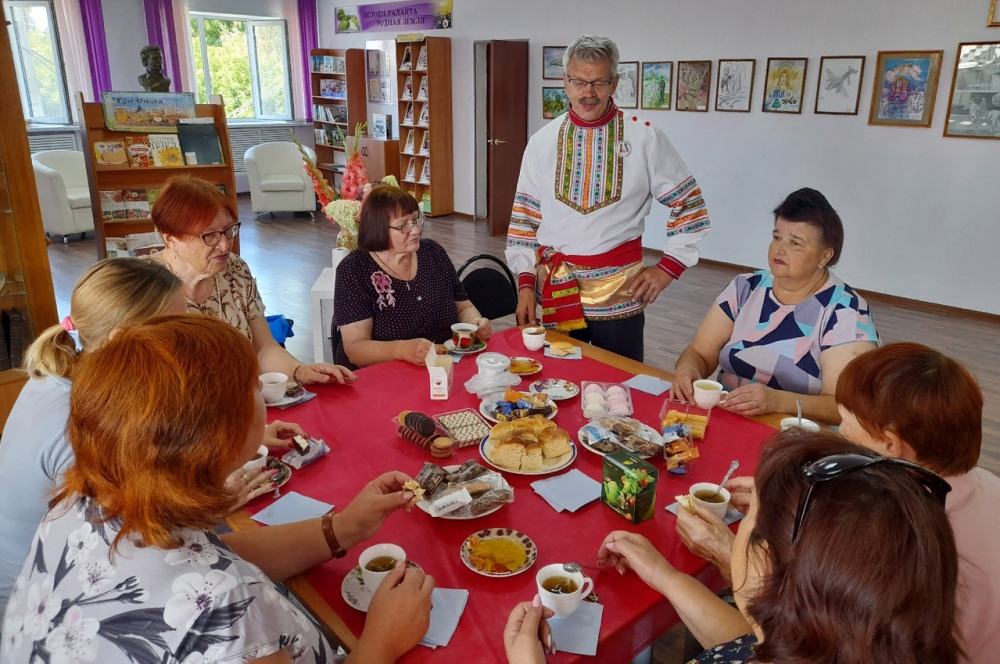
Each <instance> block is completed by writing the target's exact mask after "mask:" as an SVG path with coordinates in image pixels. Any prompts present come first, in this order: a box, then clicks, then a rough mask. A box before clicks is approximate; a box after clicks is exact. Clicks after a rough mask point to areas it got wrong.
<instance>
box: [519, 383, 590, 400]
mask: <svg viewBox="0 0 1000 664" xmlns="http://www.w3.org/2000/svg"><path fill="white" fill-rule="evenodd" d="M528 391H529V392H531V393H532V394H545V395H548V397H549V398H550V399H552V400H553V401H565V400H566V399H572V398H573V397H575V396H576V395H578V394H579V393H580V386H579V385H577V384H576V383H573V382H570V381H568V380H562V379H560V378H542V379H539V380H536V381H535V382H533V383H532V384H531V385H529V386H528Z"/></svg>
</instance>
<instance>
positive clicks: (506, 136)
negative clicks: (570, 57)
mask: <svg viewBox="0 0 1000 664" xmlns="http://www.w3.org/2000/svg"><path fill="white" fill-rule="evenodd" d="M486 77H487V86H486V87H487V111H486V112H487V119H486V126H487V132H488V139H487V159H486V182H487V197H488V201H489V229H490V235H491V236H497V235H506V233H507V226H509V225H510V211H511V208H512V207H513V205H514V192H515V191H516V190H517V176H518V175H519V174H520V172H521V157H522V156H523V155H524V148H525V147H526V146H527V145H528V42H526V41H500V40H494V41H491V42H490V44H489V54H488V57H487V69H486Z"/></svg>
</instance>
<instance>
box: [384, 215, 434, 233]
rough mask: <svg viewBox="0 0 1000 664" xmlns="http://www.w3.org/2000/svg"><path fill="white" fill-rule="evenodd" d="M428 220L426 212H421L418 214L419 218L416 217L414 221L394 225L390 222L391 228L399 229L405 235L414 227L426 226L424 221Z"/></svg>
mask: <svg viewBox="0 0 1000 664" xmlns="http://www.w3.org/2000/svg"><path fill="white" fill-rule="evenodd" d="M426 221H427V217H425V216H424V213H423V212H421V213H420V214H418V215H417V218H416V219H414V220H413V221H410V222H407V223H405V224H403V225H402V226H393V225H392V224H390V225H389V228H391V229H392V230H394V231H399V232H400V233H402V234H403V235H409V234H410V233H412V232H413V229H414V228H423V227H424V223H425V222H426Z"/></svg>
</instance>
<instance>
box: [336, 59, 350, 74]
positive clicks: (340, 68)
mask: <svg viewBox="0 0 1000 664" xmlns="http://www.w3.org/2000/svg"><path fill="white" fill-rule="evenodd" d="M333 73H334V74H346V73H347V58H345V57H343V56H340V55H335V56H333Z"/></svg>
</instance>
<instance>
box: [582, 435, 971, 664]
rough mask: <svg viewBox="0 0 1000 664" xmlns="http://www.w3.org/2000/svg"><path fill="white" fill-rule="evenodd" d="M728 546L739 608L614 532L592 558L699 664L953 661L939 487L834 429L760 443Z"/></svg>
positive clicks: (947, 545)
mask: <svg viewBox="0 0 1000 664" xmlns="http://www.w3.org/2000/svg"><path fill="white" fill-rule="evenodd" d="M755 487H756V488H755V490H754V491H753V493H752V495H751V499H750V506H749V509H748V512H747V515H746V517H745V518H744V519H743V520H742V521H741V522H740V525H739V531H738V533H737V535H736V539H735V541H734V544H733V550H732V560H731V564H732V578H733V589H734V593H735V597H736V604H737V606H738V607H739V610H737V609H734V608H733V607H731V606H729V605H728V604H726V603H725V602H724V601H723V600H722V599H720V598H719V597H717V596H716V595H715V594H714V593H713V592H712V591H710V590H709V589H708V588H706V587H705V586H703V585H702V584H701V583H700V582H698V581H697V580H695V579H694V578H693V577H690V576H688V575H686V574H681V573H680V572H678V571H677V570H675V569H674V568H673V567H672V566H671V565H670V563H669V562H667V560H666V559H665V558H664V557H663V556H662V555H660V553H659V552H658V551H657V550H656V549H655V548H653V546H652V545H651V544H650V542H649V541H648V540H647V539H646V538H644V537H642V536H641V535H638V534H635V533H631V532H626V531H615V532H613V533H611V534H610V535H608V537H607V538H606V539H605V541H604V544H603V545H602V546H601V549H600V551H599V552H598V563H600V564H610V565H612V566H613V567H614V568H615V569H616V570H617V571H618V572H619V573H620V574H625V573H627V572H628V571H629V570H632V571H634V572H636V573H637V574H638V575H639V576H640V577H641V578H642V580H643V581H645V582H646V583H647V584H649V585H650V586H651V587H653V588H655V589H656V590H658V591H659V592H661V593H663V595H664V596H665V597H666V598H667V599H668V600H669V601H670V602H671V604H672V605H673V607H674V609H675V610H676V611H677V613H678V615H679V616H680V617H681V619H682V620H683V621H684V624H685V625H686V626H687V628H688V629H689V630H690V631H691V632H692V634H693V635H694V636H695V638H697V639H698V641H699V642H700V643H701V644H702V645H703V646H705V648H706V649H707V650H706V652H704V653H702V655H700V656H699V657H698V658H697V659H696V660H694V661H696V662H712V663H713V664H727V663H730V662H746V661H755V662H762V663H765V664H792V663H793V662H794V663H803V662H806V663H808V662H815V663H819V662H836V663H837V664H867V663H870V662H893V663H894V664H923V663H924V662H935V663H936V664H952V663H954V662H957V661H958V657H959V653H960V648H959V644H958V640H957V639H956V637H955V615H956V611H955V591H956V587H957V577H958V554H957V553H956V550H955V540H954V537H953V536H952V530H951V526H950V525H949V523H948V515H947V514H946V513H945V508H944V503H945V496H946V495H947V493H948V491H949V488H950V487H949V486H948V484H947V483H946V482H945V481H944V480H942V479H941V478H940V477H938V476H937V475H935V474H934V473H932V472H930V471H928V470H926V469H924V468H922V467H920V466H918V465H916V464H912V463H909V462H906V461H902V460H899V459H891V458H886V457H882V456H878V455H876V454H874V453H872V452H871V451H870V450H868V449H866V448H864V447H861V446H859V445H856V444H854V443H851V442H849V441H847V440H845V439H844V438H842V437H840V436H838V435H836V434H834V433H833V432H819V433H807V432H800V431H797V430H794V429H791V430H788V431H784V432H781V433H778V434H775V435H774V436H772V437H771V438H770V439H769V440H768V441H767V442H766V443H765V446H764V447H763V448H762V449H761V456H760V462H759V464H758V466H757V472H756V476H755Z"/></svg>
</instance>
